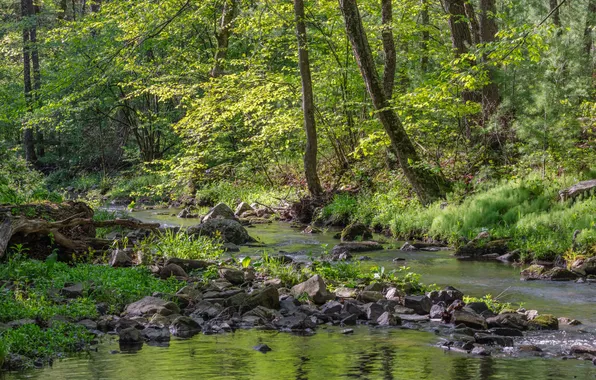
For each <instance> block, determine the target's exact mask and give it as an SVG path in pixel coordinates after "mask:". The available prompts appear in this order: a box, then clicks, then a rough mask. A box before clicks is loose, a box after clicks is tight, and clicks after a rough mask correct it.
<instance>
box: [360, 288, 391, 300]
mask: <svg viewBox="0 0 596 380" xmlns="http://www.w3.org/2000/svg"><path fill="white" fill-rule="evenodd" d="M384 298H385V296H383V293H381V292H373V291H367V290H363V291H361V292H360V294H358V297H357V299H358V301H362V302H364V303H368V302H377V301H378V300H382V299H384Z"/></svg>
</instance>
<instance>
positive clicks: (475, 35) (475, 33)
mask: <svg viewBox="0 0 596 380" xmlns="http://www.w3.org/2000/svg"><path fill="white" fill-rule="evenodd" d="M464 11H465V12H466V16H467V17H468V21H469V22H470V36H471V38H472V43H473V44H474V45H477V44H479V43H480V25H479V24H478V19H477V18H476V12H474V6H473V5H472V3H470V1H469V0H466V1H465V2H464Z"/></svg>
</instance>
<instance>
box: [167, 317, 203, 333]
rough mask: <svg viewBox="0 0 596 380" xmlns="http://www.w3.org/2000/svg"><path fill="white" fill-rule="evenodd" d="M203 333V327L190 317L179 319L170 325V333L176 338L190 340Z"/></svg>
mask: <svg viewBox="0 0 596 380" xmlns="http://www.w3.org/2000/svg"><path fill="white" fill-rule="evenodd" d="M200 331H201V326H200V325H199V324H198V323H197V322H196V321H194V320H193V319H192V318H189V317H183V316H180V317H177V318H176V319H174V321H172V324H171V325H170V332H171V333H172V335H174V336H180V337H183V338H190V337H191V336H193V335H196V334H197V333H198V332H200Z"/></svg>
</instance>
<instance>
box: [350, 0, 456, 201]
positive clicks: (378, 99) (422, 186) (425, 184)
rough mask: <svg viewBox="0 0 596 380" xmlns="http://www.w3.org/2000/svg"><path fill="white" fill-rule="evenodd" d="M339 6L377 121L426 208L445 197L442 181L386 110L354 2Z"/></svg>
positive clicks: (392, 114)
mask: <svg viewBox="0 0 596 380" xmlns="http://www.w3.org/2000/svg"><path fill="white" fill-rule="evenodd" d="M339 4H340V8H341V11H342V13H343V16H344V20H345V24H346V33H347V35H348V38H349V39H350V42H351V44H352V50H353V51H354V57H355V58H356V62H357V63H358V67H359V68H360V72H361V74H362V78H363V79H364V83H365V84H366V88H367V90H368V93H369V95H370V97H371V99H372V102H373V105H374V107H375V109H376V110H377V116H378V117H379V121H380V122H381V124H382V125H383V127H384V129H385V131H386V132H387V134H388V135H389V139H390V140H391V145H392V146H393V148H394V150H395V152H396V154H397V158H398V161H399V165H400V167H401V169H402V170H403V171H404V174H405V175H406V178H407V179H408V181H409V182H410V184H411V185H412V188H413V189H414V191H415V192H416V194H417V195H418V198H419V199H420V202H421V203H422V204H429V203H431V202H432V201H434V200H436V199H439V198H441V197H443V196H444V195H445V182H444V179H443V178H442V177H440V176H439V175H437V174H435V173H433V172H431V171H430V170H429V169H428V168H426V167H425V165H424V163H423V162H422V160H421V159H420V157H419V156H418V153H417V152H416V149H415V148H414V145H413V144H412V142H411V141H410V138H409V136H408V134H407V133H406V131H405V129H404V127H403V125H402V123H401V120H400V119H399V117H398V116H397V114H396V113H395V111H394V110H393V109H391V108H390V106H389V102H388V99H387V96H386V95H385V92H384V90H383V86H382V84H381V80H380V79H379V75H378V73H377V71H376V67H375V62H374V59H373V55H372V52H371V49H370V45H369V43H368V39H367V37H366V32H365V31H364V28H363V26H362V20H361V18H360V12H359V11H358V5H357V4H356V0H339Z"/></svg>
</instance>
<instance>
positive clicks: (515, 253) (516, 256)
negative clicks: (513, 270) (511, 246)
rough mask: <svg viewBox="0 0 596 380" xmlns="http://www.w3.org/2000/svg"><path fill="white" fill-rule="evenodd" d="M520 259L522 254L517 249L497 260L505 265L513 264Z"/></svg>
mask: <svg viewBox="0 0 596 380" xmlns="http://www.w3.org/2000/svg"><path fill="white" fill-rule="evenodd" d="M519 258H520V253H519V250H517V249H516V250H515V251H511V252H507V253H506V254H504V255H501V256H499V257H497V260H499V261H502V262H504V263H511V262H514V261H517V260H519Z"/></svg>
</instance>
